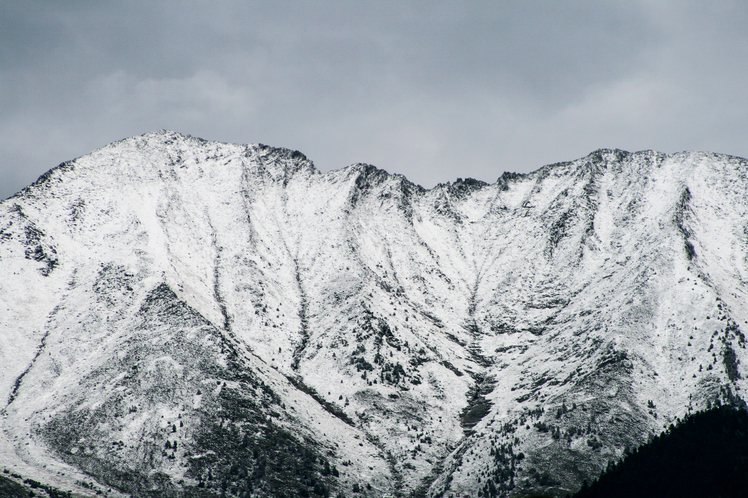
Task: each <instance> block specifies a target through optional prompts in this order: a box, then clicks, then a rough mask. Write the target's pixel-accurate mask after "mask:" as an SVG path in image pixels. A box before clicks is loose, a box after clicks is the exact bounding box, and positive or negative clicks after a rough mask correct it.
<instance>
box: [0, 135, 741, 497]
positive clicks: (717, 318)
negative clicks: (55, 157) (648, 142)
mask: <svg viewBox="0 0 748 498" xmlns="http://www.w3.org/2000/svg"><path fill="white" fill-rule="evenodd" d="M747 182H748V176H746V162H745V161H744V160H742V159H736V158H731V157H729V156H721V155H715V154H706V153H680V154H674V155H664V154H660V153H656V152H652V151H643V152H633V153H628V152H625V151H620V150H611V149H601V150H598V151H595V152H593V153H591V154H589V155H587V156H585V157H583V158H580V159H577V160H575V161H570V162H565V163H557V164H554V165H549V166H545V167H543V168H540V169H539V170H537V171H535V172H533V173H529V174H513V173H504V174H502V175H501V177H500V178H499V179H498V180H497V182H496V183H495V184H493V185H490V184H487V183H485V182H481V181H479V180H474V179H471V178H463V179H457V180H456V181H455V182H451V183H446V184H440V185H438V186H437V187H435V188H434V189H431V190H425V189H423V188H421V187H419V186H417V185H414V184H412V183H410V182H409V181H408V180H407V179H406V178H405V177H403V176H402V175H397V174H390V173H388V172H386V171H384V170H382V169H378V168H376V167H374V166H371V165H368V164H355V165H352V166H349V167H347V168H343V169H341V170H337V171H331V172H328V173H324V174H321V173H319V172H318V171H317V170H316V168H315V167H314V165H313V163H312V162H311V161H310V160H309V159H307V158H306V157H305V156H304V155H303V154H301V153H300V152H298V151H293V150H290V149H282V148H273V147H269V146H266V145H262V144H251V145H236V144H225V143H219V142H210V141H205V140H201V139H196V138H193V137H190V136H187V135H182V134H179V133H175V132H171V131H159V132H154V133H149V134H145V135H141V136H139V137H133V138H131V139H127V140H123V141H120V142H116V143H114V144H111V145H109V146H107V147H104V148H102V149H99V150H97V151H94V152H92V153H91V154H88V155H85V156H82V157H80V158H77V159H75V160H73V161H69V162H67V163H64V164H63V165H61V166H60V167H58V168H55V169H53V170H51V171H50V172H49V173H47V174H46V175H44V176H43V177H42V178H40V180H39V181H37V182H36V183H35V184H34V185H32V186H30V187H28V188H27V189H26V190H24V191H23V192H22V193H21V194H19V195H17V196H16V197H14V198H11V199H8V200H6V201H3V202H1V203H0V272H2V273H0V274H2V275H3V276H4V278H3V279H2V281H0V315H1V316H2V319H1V320H0V399H3V400H6V401H5V402H4V406H3V417H2V419H0V426H1V427H2V429H3V430H2V431H0V457H1V458H2V459H3V461H4V462H5V463H4V465H5V466H6V468H7V469H8V470H9V472H12V474H8V475H10V476H13V475H16V476H21V478H16V477H13V479H17V480H18V479H20V480H22V479H30V480H33V481H34V482H39V483H40V484H43V485H44V486H50V487H52V488H54V489H59V490H62V491H71V492H74V493H76V494H78V495H81V496H92V497H93V496H95V495H96V494H97V492H100V493H102V494H104V493H110V492H109V491H108V490H110V489H111V490H112V491H111V493H110V495H114V494H115V493H116V496H127V495H129V496H144V495H159V494H175V495H176V494H180V493H184V494H190V493H193V494H194V493H198V494H201V495H205V496H213V495H215V496H219V495H220V496H224V495H230V496H235V497H237V498H239V497H243V496H246V495H247V494H248V493H252V494H253V495H257V496H280V495H281V494H282V495H286V496H288V495H292V496H295V495H303V496H310V497H311V496H319V497H323V496H336V495H339V494H343V495H345V496H358V495H361V496H370V497H376V496H386V495H406V494H409V493H412V494H414V495H420V496H429V497H436V496H450V495H455V496H464V495H468V496H481V495H482V496H484V497H489V496H490V497H497V496H522V495H529V494H532V493H543V494H546V495H551V496H564V495H566V494H567V493H570V492H574V491H576V490H577V489H579V488H580V487H581V485H582V482H583V481H584V480H588V481H591V480H592V479H594V477H596V476H597V475H598V474H599V472H601V471H602V470H603V469H605V468H606V467H607V466H608V462H610V461H615V460H618V459H620V458H622V456H623V455H624V454H626V453H627V451H631V449H633V448H635V447H637V446H638V445H639V444H641V443H643V442H645V441H647V440H648V439H649V438H650V436H651V435H652V434H659V433H660V432H662V431H663V430H666V429H667V427H668V426H669V425H670V424H671V423H672V422H673V421H674V420H676V419H678V418H682V417H683V416H684V414H686V413H689V412H693V411H697V410H700V409H702V408H705V407H708V406H712V405H714V404H716V403H722V404H735V405H741V403H744V400H743V396H744V395H743V393H745V392H746V390H748V371H746V369H745V368H746V367H745V365H748V353H746V351H748V349H746V341H745V333H746V330H747V329H748V307H746V304H745V303H746V302H748V284H746V282H748V266H746V261H748V241H746V238H745V231H746V230H745V220H746V219H748V198H747V197H746V194H745V192H747V191H748V183H747ZM9 479H10V477H9ZM81 483H84V484H85V485H83V484H81Z"/></svg>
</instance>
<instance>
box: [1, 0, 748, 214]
mask: <svg viewBox="0 0 748 498" xmlns="http://www.w3.org/2000/svg"><path fill="white" fill-rule="evenodd" d="M747 26H748V2H746V1H744V0H740V1H733V2H730V1H709V2H704V1H693V2H691V1H688V0H677V1H669V2H668V1H633V0H632V1H625V2H622V1H609V2H606V1H599V0H598V1H550V0H548V1H543V2H540V1H529V0H521V1H499V0H494V1H477V0H474V1H454V2H444V1H435V0H430V1H386V0H377V1H362V0H355V1H353V0H352V1H346V2H343V1H339V2H338V1H316V2H315V1H298V2H296V1H267V2H259V1H235V2H232V1H213V2H207V1H206V2H200V1H184V0H180V1H156V2H153V1H119V2H115V1H106V2H94V1H71V0H66V1H64V2H61V1H60V2H58V1H29V0H27V1H22V2H15V1H5V2H0V199H2V198H5V197H8V196H9V195H11V194H13V193H14V192H16V191H18V190H20V189H21V188H22V187H24V186H25V185H27V184H29V183H31V182H32V181H33V180H35V179H36V178H37V177H38V176H39V175H40V174H42V173H43V172H44V171H46V170H48V169H49V168H51V167H53V166H55V165H57V164H58V163H60V162H62V161H64V160H67V159H72V158H74V157H77V156H80V155H83V154H86V153H88V152H90V151H92V150H94V149H96V148H98V147H102V146H104V145H106V144H107V143H109V142H112V141H114V140H118V139H121V138H124V137H128V136H133V135H139V134H142V133H145V132H148V131H153V130H159V129H171V130H176V131H179V132H182V133H186V134H190V135H195V136H199V137H202V138H205V139H209V140H220V141H225V142H237V143H256V142H262V143H266V144H268V145H273V146H279V147H287V148H291V149H298V150H300V151H302V152H303V153H305V154H306V155H307V156H308V157H309V158H310V159H312V160H313V161H314V162H315V164H316V165H317V167H318V168H319V169H320V170H322V171H328V170H330V169H337V168H341V167H344V166H346V165H348V164H352V163H355V162H367V163H372V164H374V165H376V166H378V167H380V168H383V169H386V170H388V171H390V172H393V173H402V174H404V175H406V176H407V177H408V178H409V179H411V180H412V181H414V182H416V183H420V184H422V185H423V186H425V187H432V186H433V185H434V184H436V183H438V182H446V181H452V180H454V179H455V178H457V177H473V178H478V179H481V180H485V181H488V182H493V181H495V180H496V178H497V177H498V176H500V175H501V173H502V172H503V171H520V172H526V171H531V170H534V169H537V168H538V167H540V166H542V165H544V164H547V163H551V162H557V161H562V160H569V159H575V158H577V157H580V156H583V155H585V154H587V153H589V152H591V151H592V150H595V149H598V148H604V147H605V148H621V149H626V150H642V149H656V150H660V151H663V152H676V151H680V150H696V149H697V150H710V151H715V152H723V153H728V154H734V155H738V156H743V157H745V156H748V83H747V82H748V28H747Z"/></svg>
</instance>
